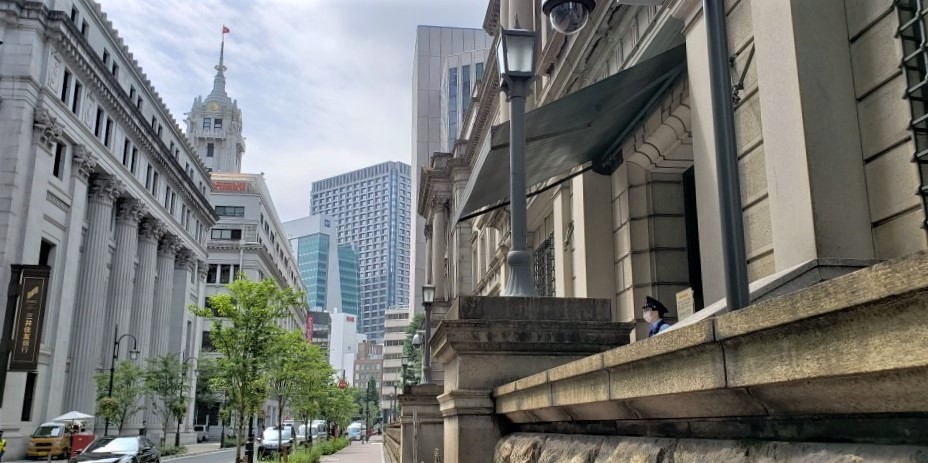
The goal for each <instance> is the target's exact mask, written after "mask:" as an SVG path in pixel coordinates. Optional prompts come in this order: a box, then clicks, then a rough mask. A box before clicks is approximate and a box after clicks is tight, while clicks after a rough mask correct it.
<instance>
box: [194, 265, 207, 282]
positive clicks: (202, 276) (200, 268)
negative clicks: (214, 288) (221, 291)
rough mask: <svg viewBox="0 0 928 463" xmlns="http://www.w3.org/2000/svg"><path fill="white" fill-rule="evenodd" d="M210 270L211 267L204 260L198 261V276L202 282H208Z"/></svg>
mask: <svg viewBox="0 0 928 463" xmlns="http://www.w3.org/2000/svg"><path fill="white" fill-rule="evenodd" d="M208 270H209V265H208V264H207V263H206V261H204V260H198V261H197V276H199V277H200V281H204V282H205V281H206V273H207V271H208Z"/></svg>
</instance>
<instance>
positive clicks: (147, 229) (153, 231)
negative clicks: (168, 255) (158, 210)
mask: <svg viewBox="0 0 928 463" xmlns="http://www.w3.org/2000/svg"><path fill="white" fill-rule="evenodd" d="M163 235H164V226H163V225H162V224H161V222H160V221H159V220H157V219H152V218H148V219H145V220H144V221H143V222H142V225H141V226H140V227H139V238H141V239H143V240H149V241H160V240H161V237H162V236H163Z"/></svg>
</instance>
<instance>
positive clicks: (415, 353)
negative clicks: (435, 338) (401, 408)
mask: <svg viewBox="0 0 928 463" xmlns="http://www.w3.org/2000/svg"><path fill="white" fill-rule="evenodd" d="M424 322H425V315H424V314H421V313H420V314H416V316H415V317H413V319H412V321H411V322H410V323H409V325H407V326H406V330H404V332H403V333H404V334H405V335H406V338H405V339H404V340H403V358H404V359H407V360H408V362H409V366H408V367H407V368H406V370H405V372H403V375H404V376H403V378H402V380H401V381H402V383H403V384H404V385H413V384H419V380H420V378H421V375H422V351H421V349H420V348H417V347H416V346H415V345H414V344H413V343H412V338H413V336H415V335H416V331H417V330H419V328H421V327H422V324H423V323H424Z"/></svg>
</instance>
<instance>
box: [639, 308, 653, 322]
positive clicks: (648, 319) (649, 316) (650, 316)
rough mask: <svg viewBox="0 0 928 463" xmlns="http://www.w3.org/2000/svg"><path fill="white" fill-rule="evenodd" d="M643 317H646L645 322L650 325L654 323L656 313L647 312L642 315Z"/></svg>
mask: <svg viewBox="0 0 928 463" xmlns="http://www.w3.org/2000/svg"><path fill="white" fill-rule="evenodd" d="M641 315H642V316H643V317H644V321H646V322H648V323H654V320H653V318H654V311H653V310H645V311H644V312H642V313H641Z"/></svg>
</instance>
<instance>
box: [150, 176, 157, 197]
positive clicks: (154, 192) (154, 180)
mask: <svg viewBox="0 0 928 463" xmlns="http://www.w3.org/2000/svg"><path fill="white" fill-rule="evenodd" d="M151 194H152V195H153V196H157V195H158V173H157V172H155V173H154V174H153V175H152V176H151Z"/></svg>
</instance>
